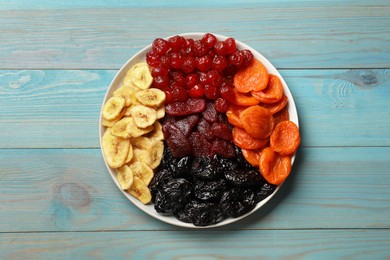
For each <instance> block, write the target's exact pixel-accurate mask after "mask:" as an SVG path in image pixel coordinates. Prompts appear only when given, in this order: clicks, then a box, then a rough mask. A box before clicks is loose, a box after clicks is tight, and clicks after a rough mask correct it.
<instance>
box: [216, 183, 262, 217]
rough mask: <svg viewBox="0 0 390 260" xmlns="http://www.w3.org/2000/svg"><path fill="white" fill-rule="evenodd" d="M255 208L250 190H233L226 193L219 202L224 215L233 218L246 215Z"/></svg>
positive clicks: (253, 195) (253, 197)
mask: <svg viewBox="0 0 390 260" xmlns="http://www.w3.org/2000/svg"><path fill="white" fill-rule="evenodd" d="M255 206H256V201H255V194H254V193H253V191H251V190H250V189H242V188H233V189H231V190H229V191H226V192H225V193H224V194H223V195H222V198H221V201H220V207H221V209H222V210H223V212H224V214H225V215H227V216H230V217H233V218H237V217H239V216H241V215H244V214H245V213H248V212H249V211H251V210H252V209H254V207H255Z"/></svg>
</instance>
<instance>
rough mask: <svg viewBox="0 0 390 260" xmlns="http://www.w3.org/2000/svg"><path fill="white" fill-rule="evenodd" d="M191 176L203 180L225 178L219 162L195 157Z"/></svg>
mask: <svg viewBox="0 0 390 260" xmlns="http://www.w3.org/2000/svg"><path fill="white" fill-rule="evenodd" d="M191 174H192V175H193V176H194V177H195V178H199V179H202V180H215V179H218V178H220V177H222V176H223V172H221V171H220V169H219V167H218V164H217V162H215V161H214V160H213V159H212V158H210V157H195V159H194V161H193V163H192V168H191Z"/></svg>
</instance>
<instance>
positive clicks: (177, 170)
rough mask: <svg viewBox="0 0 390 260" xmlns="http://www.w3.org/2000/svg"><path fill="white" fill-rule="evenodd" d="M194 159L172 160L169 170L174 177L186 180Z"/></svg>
mask: <svg viewBox="0 0 390 260" xmlns="http://www.w3.org/2000/svg"><path fill="white" fill-rule="evenodd" d="M193 160H194V157H192V156H186V157H181V158H173V160H172V162H171V165H170V169H171V170H172V172H173V175H174V176H175V177H183V178H186V177H187V176H189V175H190V174H191V166H192V161H193Z"/></svg>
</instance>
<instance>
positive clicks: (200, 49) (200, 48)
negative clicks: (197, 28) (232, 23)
mask: <svg viewBox="0 0 390 260" xmlns="http://www.w3.org/2000/svg"><path fill="white" fill-rule="evenodd" d="M193 49H194V52H195V55H196V56H197V57H201V56H204V55H206V54H207V50H208V49H207V47H206V46H205V45H204V44H203V43H202V42H201V41H200V40H196V41H195V42H194V46H193Z"/></svg>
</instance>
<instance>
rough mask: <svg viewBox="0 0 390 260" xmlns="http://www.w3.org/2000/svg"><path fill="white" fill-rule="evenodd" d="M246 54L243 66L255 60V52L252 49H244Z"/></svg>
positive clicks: (243, 51)
mask: <svg viewBox="0 0 390 260" xmlns="http://www.w3.org/2000/svg"><path fill="white" fill-rule="evenodd" d="M242 53H243V55H244V61H243V62H242V66H245V67H246V66H248V65H249V64H250V63H251V62H252V60H253V54H252V52H251V51H250V50H242Z"/></svg>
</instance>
